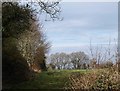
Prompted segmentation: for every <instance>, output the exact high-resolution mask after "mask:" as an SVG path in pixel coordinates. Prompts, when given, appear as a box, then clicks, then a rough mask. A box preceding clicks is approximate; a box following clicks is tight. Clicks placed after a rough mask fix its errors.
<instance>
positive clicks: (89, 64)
mask: <svg viewBox="0 0 120 91" xmlns="http://www.w3.org/2000/svg"><path fill="white" fill-rule="evenodd" d="M47 61H48V65H47V68H48V69H49V70H50V69H94V68H110V67H116V66H117V63H113V61H112V60H105V61H102V62H99V63H98V62H97V60H96V59H95V58H90V57H89V56H88V55H87V54H85V53H84V52H73V53H70V54H66V53H55V54H51V55H50V56H49V58H48V59H47Z"/></svg>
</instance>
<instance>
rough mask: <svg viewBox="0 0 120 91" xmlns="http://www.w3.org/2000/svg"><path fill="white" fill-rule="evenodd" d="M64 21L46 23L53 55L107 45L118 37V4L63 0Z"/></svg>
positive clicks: (61, 5) (45, 26)
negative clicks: (64, 0) (66, 0)
mask: <svg viewBox="0 0 120 91" xmlns="http://www.w3.org/2000/svg"><path fill="white" fill-rule="evenodd" d="M60 7H61V10H62V12H61V15H60V17H63V18H64V19H63V20H62V21H55V22H52V21H47V22H45V21H44V22H43V24H44V29H45V33H46V35H47V38H48V41H50V42H51V45H52V47H51V49H50V52H49V54H52V53H56V52H66V53H70V52H76V51H88V50H89V45H90V40H91V44H92V45H93V46H96V45H104V46H105V45H107V44H108V42H109V40H110V39H111V41H112V42H111V44H114V38H115V39H116V38H117V37H118V3H117V2H116V3H115V2H111V3H110V2H61V4H60Z"/></svg>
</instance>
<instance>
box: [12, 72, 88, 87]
mask: <svg viewBox="0 0 120 91" xmlns="http://www.w3.org/2000/svg"><path fill="white" fill-rule="evenodd" d="M86 72H88V71H87V70H54V71H46V72H42V73H39V74H36V78H35V79H34V80H30V81H26V82H24V83H21V84H17V85H14V86H12V89H63V88H64V86H65V84H66V85H67V84H68V83H69V76H70V75H72V74H74V73H81V74H83V73H86Z"/></svg>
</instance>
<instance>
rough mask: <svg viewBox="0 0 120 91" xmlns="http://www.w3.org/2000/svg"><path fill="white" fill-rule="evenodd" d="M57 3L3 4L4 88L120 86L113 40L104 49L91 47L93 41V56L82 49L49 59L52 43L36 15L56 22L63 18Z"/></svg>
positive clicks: (51, 56) (105, 87)
mask: <svg viewBox="0 0 120 91" xmlns="http://www.w3.org/2000/svg"><path fill="white" fill-rule="evenodd" d="M58 4H59V1H58V2H42V1H40V2H35V3H29V2H27V3H25V4H20V2H3V3H2V23H3V24H2V72H3V73H2V77H3V82H2V83H3V89H7V88H8V89H47V90H53V89H59V90H61V89H62V90H73V91H75V90H76V89H81V90H88V89H89V90H111V91H112V90H118V89H120V74H119V72H118V70H119V69H118V68H119V65H120V62H119V61H120V60H118V50H117V47H116V49H115V52H114V53H113V54H112V53H111V49H110V41H109V46H108V48H105V49H104V50H105V52H102V47H101V48H99V47H98V46H97V47H96V48H92V45H91V43H90V54H91V55H90V56H88V55H87V54H86V53H84V52H81V51H79V52H72V53H70V54H66V53H56V54H51V55H50V57H48V58H47V56H46V54H47V53H48V51H49V48H50V46H51V45H50V43H49V42H48V41H47V39H46V36H45V34H44V33H43V32H42V30H43V26H42V24H41V23H39V21H38V17H37V14H40V13H41V12H42V13H43V12H45V13H46V14H47V16H49V18H50V19H52V20H53V21H54V20H56V19H58V20H61V19H60V18H59V16H58V15H59V13H60V12H61V11H60V7H58ZM36 5H37V6H39V9H36V8H38V7H37V6H36ZM35 6H36V7H35ZM33 7H34V8H33ZM46 18H47V17H46ZM113 58H114V60H115V63H113V62H112V59H113ZM46 61H49V62H48V64H47V63H46ZM117 69H118V70H117Z"/></svg>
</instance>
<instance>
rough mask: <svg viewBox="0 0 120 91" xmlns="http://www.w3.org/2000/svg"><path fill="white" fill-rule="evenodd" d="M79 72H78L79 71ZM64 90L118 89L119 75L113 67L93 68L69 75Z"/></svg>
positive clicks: (119, 87) (119, 85)
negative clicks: (83, 72)
mask: <svg viewBox="0 0 120 91" xmlns="http://www.w3.org/2000/svg"><path fill="white" fill-rule="evenodd" d="M79 74H80V73H79ZM69 80H70V82H69V85H68V86H66V88H65V89H66V90H68V89H71V90H73V91H75V90H76V89H82V90H83V89H84V90H116V89H117V90H118V89H120V75H119V74H118V72H117V71H115V70H113V69H102V70H93V71H92V72H90V73H86V74H83V75H82V74H80V75H79V76H78V75H75V74H74V75H71V76H70V78H69Z"/></svg>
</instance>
